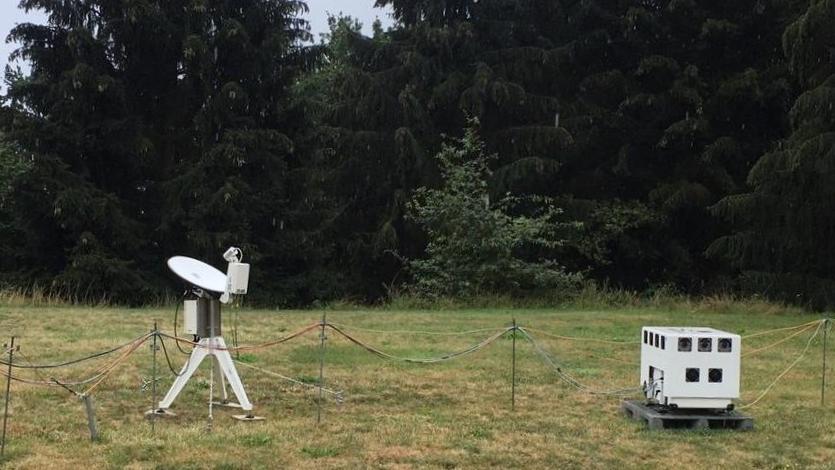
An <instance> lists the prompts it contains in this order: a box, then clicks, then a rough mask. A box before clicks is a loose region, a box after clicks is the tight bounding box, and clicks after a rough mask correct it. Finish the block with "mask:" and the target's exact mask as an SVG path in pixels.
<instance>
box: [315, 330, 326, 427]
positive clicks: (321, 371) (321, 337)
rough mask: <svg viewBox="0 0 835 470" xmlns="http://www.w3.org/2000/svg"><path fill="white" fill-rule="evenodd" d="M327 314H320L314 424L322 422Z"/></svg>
mask: <svg viewBox="0 0 835 470" xmlns="http://www.w3.org/2000/svg"><path fill="white" fill-rule="evenodd" d="M327 323H328V321H327V314H326V313H323V314H322V329H321V331H320V332H319V399H318V400H316V424H319V423H321V422H322V387H323V386H324V385H325V325H327Z"/></svg>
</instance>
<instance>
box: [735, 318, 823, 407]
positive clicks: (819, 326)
mask: <svg viewBox="0 0 835 470" xmlns="http://www.w3.org/2000/svg"><path fill="white" fill-rule="evenodd" d="M823 324H824V322H823V321H821V322H820V323H819V324H818V327H817V328H816V329H815V332H814V333H812V336H811V337H809V341H807V342H806V347H805V348H803V351H801V352H800V354H799V355H798V356H797V358H795V360H794V362H792V363H791V364H790V365H789V366H788V367H786V369H785V370H784V371H783V372H781V373H780V375H778V376H777V378H776V379H774V381H773V382H771V383H770V384H769V385H768V387H766V388H765V390H763V391H762V393H760V396H758V397H757V399H756V400H754V401H752V402H751V403H748V404H745V405H742V406H740V407H739V409H744V408H749V407H752V406H754V405H756V404H757V403H758V402H759V401H760V400H762V399H763V398H764V397H765V396H766V395H767V394H768V392H770V391H771V389H772V387H774V386H775V385H776V384H777V382H779V381H780V379H782V378H783V377H784V376H785V375H786V374H788V373H789V371H790V370H792V369H793V368H794V366H796V365H797V364H798V363H799V362H800V360H801V359H803V356H805V355H806V352H808V351H809V348H810V347H811V346H812V341H813V340H814V339H815V337H816V336H818V333H820V330H821V326H823Z"/></svg>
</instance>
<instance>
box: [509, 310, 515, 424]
mask: <svg viewBox="0 0 835 470" xmlns="http://www.w3.org/2000/svg"><path fill="white" fill-rule="evenodd" d="M516 330H517V327H516V318H514V319H513V329H512V330H511V331H512V333H511V334H512V335H513V337H512V338H513V355H512V357H513V365H512V367H511V385H510V409H511V410H515V409H516Z"/></svg>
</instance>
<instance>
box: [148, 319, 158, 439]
mask: <svg viewBox="0 0 835 470" xmlns="http://www.w3.org/2000/svg"><path fill="white" fill-rule="evenodd" d="M153 333H154V343H153V345H152V346H151V348H152V351H153V357H154V360H153V368H152V373H151V400H152V401H153V403H151V409H152V410H156V409H157V336H159V334H158V333H159V329H158V327H157V322H156V321H154V331H153ZM150 418H151V434H154V433H155V432H156V421H157V414H156V413H151V416H150Z"/></svg>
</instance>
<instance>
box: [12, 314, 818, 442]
mask: <svg viewBox="0 0 835 470" xmlns="http://www.w3.org/2000/svg"><path fill="white" fill-rule="evenodd" d="M830 326H831V322H830V320H829V319H820V320H814V321H810V322H806V323H802V324H799V325H794V326H788V327H781V328H775V329H770V330H765V331H759V332H754V333H751V334H747V335H743V336H741V337H742V338H743V339H751V338H759V337H765V336H769V335H773V334H776V333H787V334H786V335H785V336H783V337H781V338H779V339H778V340H776V341H773V342H771V343H769V344H767V345H765V346H762V347H758V348H755V349H752V350H750V351H745V352H744V353H743V354H741V357H742V358H748V357H751V356H753V355H756V354H759V353H761V352H764V351H767V350H771V349H773V348H776V347H778V346H780V345H783V344H785V343H787V342H788V341H790V340H792V339H794V338H796V337H798V336H801V335H803V334H807V333H809V332H810V331H812V334H811V335H810V336H809V338H808V340H807V341H806V343H805V346H804V348H803V349H802V350H801V352H800V353H799V354H798V355H797V356H796V357H795V358H794V360H793V361H792V362H791V363H790V364H789V365H788V367H786V368H785V369H783V370H782V371H781V372H780V373H779V374H778V375H777V376H776V377H775V378H774V379H773V380H772V381H771V382H770V383H769V384H768V385H767V386H766V387H765V388H764V389H763V390H761V391H760V392H759V393H758V395H757V396H756V398H755V399H754V400H752V401H750V402H748V403H745V404H741V405H740V406H738V408H740V409H744V408H750V407H753V406H755V405H756V404H757V403H759V402H760V401H761V400H763V399H764V398H765V397H766V396H767V395H768V394H769V393H770V392H771V391H772V390H773V389H774V387H775V386H776V385H777V384H778V383H779V382H780V381H781V380H782V379H783V378H784V377H785V376H786V375H787V374H788V373H789V372H790V371H791V370H792V369H794V368H795V367H796V366H797V365H798V364H799V363H800V362H801V360H802V359H803V358H804V357H805V356H806V355H807V353H808V352H809V349H810V348H811V346H812V344H813V342H814V340H815V338H817V337H818V336H819V335H820V334H821V333H823V335H824V350H823V361H824V362H823V370H822V382H821V400H822V403H823V398H824V389H825V383H826V382H825V380H826V362H825V361H826V349H825V348H826V343H825V341H826V335H827V332H828V330H829V328H830ZM326 329H330V330H331V331H333V332H334V333H336V334H337V335H338V336H340V337H342V338H344V339H345V340H346V341H347V342H348V343H350V344H353V345H355V346H357V347H359V348H361V349H363V350H365V351H366V352H368V353H369V354H372V355H374V356H376V357H379V358H381V359H384V360H389V361H397V362H403V363H410V364H423V365H431V364H438V363H442V362H447V361H452V360H455V359H458V358H462V357H465V356H468V355H471V354H474V353H476V352H479V351H481V350H483V349H485V348H487V347H489V346H490V345H492V344H493V343H495V342H496V341H497V340H499V339H500V338H502V337H505V336H508V335H512V336H511V337H512V339H513V363H512V364H513V365H512V367H513V374H512V377H513V384H512V394H513V398H512V400H513V403H514V406H515V388H516V336H517V335H518V336H520V337H522V338H524V339H525V340H526V342H527V343H529V344H530V346H531V348H532V349H533V352H534V353H535V355H536V356H537V357H538V358H539V359H540V360H541V361H542V362H543V364H544V365H545V366H546V367H547V369H548V370H549V371H551V372H552V373H553V374H554V375H556V377H557V378H558V379H559V380H560V381H561V382H563V383H565V384H566V385H567V386H569V387H571V388H572V389H574V390H576V391H578V392H582V393H587V394H591V395H598V396H608V397H621V398H623V397H629V396H634V395H637V394H639V393H641V392H643V391H644V387H643V386H642V387H626V388H614V389H601V388H596V387H593V386H591V385H588V384H585V383H583V382H582V381H581V380H580V379H578V378H577V377H575V376H574V375H572V374H571V373H569V372H567V370H566V369H567V368H566V367H565V366H564V365H563V364H561V363H560V362H559V361H558V360H557V358H556V356H555V355H554V354H553V353H551V352H550V351H548V350H547V349H546V348H545V347H543V345H542V344H541V343H540V342H539V340H538V339H537V337H539V336H541V337H546V338H549V339H556V340H560V341H572V342H591V343H599V344H609V345H613V346H625V345H635V344H639V343H640V341H633V340H624V339H604V338H594V337H582V336H567V335H560V334H555V333H552V332H549V331H545V330H542V329H539V328H532V327H523V326H520V325H517V324H516V321H515V320H514V321H513V324H512V326H505V327H501V328H478V329H471V330H466V331H426V330H402V329H401V330H382V329H372V328H363V327H355V326H349V325H345V324H342V323H334V322H329V321H327V320H326V318H325V317H323V318H322V320H321V321H317V322H315V323H311V324H309V325H307V326H304V327H302V328H299V329H298V330H296V331H294V332H292V333H290V334H287V335H285V336H283V337H281V338H278V339H275V340H271V341H267V342H264V343H260V344H256V345H251V346H233V347H227V348H217V347H213V348H212V349H225V350H227V351H235V352H240V351H258V350H263V349H267V348H271V347H274V346H278V345H281V344H284V343H287V342H289V341H292V340H294V339H297V338H299V337H302V336H304V335H305V334H307V333H310V332H311V331H314V330H317V331H318V332H319V335H320V342H321V345H320V346H321V347H320V356H321V357H320V369H321V368H322V367H324V349H323V346H324V340H325V339H326V337H325V330H326ZM352 331H360V332H367V333H375V334H393V335H430V336H448V337H453V336H457V337H464V336H472V335H476V334H482V333H489V335H487V336H486V337H485V338H483V339H482V340H480V341H477V342H475V343H473V344H471V345H470V346H468V347H466V348H464V349H461V350H457V351H453V352H449V353H445V354H440V355H437V356H432V357H403V356H398V355H396V354H393V353H390V352H386V351H384V350H382V349H380V348H379V347H376V346H373V345H371V344H368V343H367V342H365V341H363V340H361V339H359V338H357V337H356V336H355V335H354V334H352V333H350V332H352ZM152 338H153V339H154V346H153V351H154V357H153V359H154V366H153V370H154V377H153V378H152V379H151V383H153V384H154V387H155V386H156V381H157V380H158V378H157V377H156V370H157V367H156V351H157V341H156V340H157V339H158V340H159V343H160V346H161V349H162V351H163V353H164V355H165V359H166V362H167V365H168V368H169V370H170V372H171V373H172V374H173V375H175V376H179V374H180V373H178V372H177V371H176V369H175V368H174V365H173V364H172V362H171V358H170V357H169V354H168V349H167V347H166V345H165V341H164V339H170V340H173V341H175V342H176V344H177V345H180V344H186V345H191V347H192V348H200V347H206V346H204V345H202V344H200V343H198V342H195V341H193V340H191V339H187V338H182V337H178V336H176V335H170V334H167V333H163V332H161V331H160V330H159V329H157V328H156V324H155V325H154V329H153V330H152V331H150V332H149V333H145V334H143V335H140V336H138V337H136V338H133V339H132V340H130V341H128V342H126V343H123V344H120V345H118V346H115V347H112V348H110V349H107V350H104V351H101V352H97V353H94V354H90V355H87V356H83V357H80V358H76V359H72V360H69V361H64V362H58V363H50V364H35V363H33V362H32V361H31V360H30V359H29V357H28V356H27V355H26V354H25V353H22V352H21V351H20V345H19V343H18V345H17V346H16V347H14V348H8V347H5V346H4V348H3V349H4V350H3V351H2V352H0V355H2V356H3V358H0V366H2V367H0V377H4V378H5V379H6V380H7V394H6V403H7V404H8V402H9V391H8V385H9V384H10V383H11V382H12V381H14V382H18V383H22V384H25V385H31V386H57V387H61V388H64V389H65V390H67V391H68V392H70V393H72V394H74V395H75V396H77V397H79V398H81V399H82V400H83V401H84V403H85V407H86V410H87V413H88V419H89V423H90V430H91V436H93V437H95V436H96V433H97V431H96V429H95V416H94V412H93V405H92V400H91V399H92V394H93V393H94V392H95V391H96V390H97V389H98V388H99V387H100V386H101V384H103V383H104V382H105V380H106V379H107V378H108V377H109V376H110V375H111V374H113V373H114V372H115V371H116V370H118V369H119V367H120V366H122V365H123V364H125V363H126V361H127V360H128V359H129V358H130V357H131V356H132V355H133V354H134V353H135V352H136V351H137V350H138V349H139V348H140V347H141V346H142V345H143V344H145V343H146V342H147V341H148V340H150V339H152ZM116 353H119V354H118V355H116V357H115V358H113V359H112V360H110V361H108V362H106V363H105V364H102V365H100V366H97V367H95V368H93V369H92V370H90V371H88V372H87V374H91V375H90V376H89V377H87V378H83V379H77V380H67V379H63V378H62V379H59V378H57V376H55V375H53V374H46V373H45V371H47V370H54V369H61V368H65V367H70V366H74V365H77V364H81V363H84V362H87V361H92V360H95V359H99V358H103V357H106V356H110V355H113V354H116ZM13 354H16V355H17V357H18V358H19V360H17V361H16V360H13ZM590 357H595V358H597V359H606V360H614V361H617V362H622V363H626V364H629V365H637V363H634V362H632V361H628V360H623V359H618V358H616V357H603V356H594V355H591V356H590ZM190 359H191V358H189V360H190ZM235 362H236V363H237V364H239V365H240V366H241V367H244V368H247V369H249V370H252V371H254V372H256V373H259V374H262V375H265V376H269V377H273V378H278V379H281V380H284V381H288V382H291V383H293V384H294V385H297V386H301V387H305V388H308V389H310V390H314V391H317V392H318V393H319V394H320V401H321V396H322V394H327V395H329V396H331V397H333V398H334V399H335V400H336V401H337V403H341V402H342V401H343V400H344V396H343V392H342V391H339V390H333V389H330V388H326V387H324V386H323V380H322V370H320V379H319V383H316V384H314V383H308V382H304V381H302V380H298V379H294V378H292V377H287V376H284V375H282V374H279V373H277V372H273V371H270V370H267V369H264V368H261V367H258V366H255V365H252V364H249V363H247V362H244V361H241V360H235ZM187 364H188V363H187ZM15 370H17V371H19V372H25V371H34V373H35V374H36V375H37V379H32V378H29V377H23V376H20V375H19V373H15V372H14V371H15ZM183 370H185V368H183ZM72 387H86V389H84V391H83V392H79V391H76V390H74V389H73V388H72ZM154 390H155V389H154ZM155 393H156V392H155ZM154 399H155V397H154ZM317 406H321V405H320V404H319V403H317ZM317 416H318V410H317ZM7 419H8V415H7V414H4V421H5V420H7ZM152 421H153V419H152ZM3 446H5V440H4V441H3Z"/></svg>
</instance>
